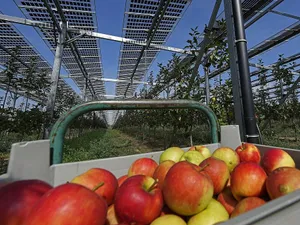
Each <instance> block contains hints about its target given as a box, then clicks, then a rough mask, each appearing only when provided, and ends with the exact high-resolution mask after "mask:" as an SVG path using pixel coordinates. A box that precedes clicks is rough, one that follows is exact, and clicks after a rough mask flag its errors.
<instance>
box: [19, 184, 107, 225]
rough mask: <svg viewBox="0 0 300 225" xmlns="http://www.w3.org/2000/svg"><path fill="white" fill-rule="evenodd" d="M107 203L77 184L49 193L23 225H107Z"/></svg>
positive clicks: (66, 185) (57, 188) (36, 205)
mask: <svg viewBox="0 0 300 225" xmlns="http://www.w3.org/2000/svg"><path fill="white" fill-rule="evenodd" d="M106 214H107V204H106V201H105V200H104V199H103V198H102V197H101V196H99V195H98V194H96V193H95V192H93V191H91V190H90V189H88V188H86V187H84V186H82V185H78V184H73V183H66V184H62V185H59V186H57V187H55V188H53V189H52V190H50V191H48V192H47V193H46V194H45V195H44V196H43V197H42V198H41V199H40V201H38V202H37V204H35V206H34V207H33V208H32V210H31V211H30V213H29V215H28V217H27V218H26V221H25V223H24V224H22V225H41V224H43V225H58V224H59V225H71V224H72V225H82V224H89V225H104V224H105V221H106Z"/></svg>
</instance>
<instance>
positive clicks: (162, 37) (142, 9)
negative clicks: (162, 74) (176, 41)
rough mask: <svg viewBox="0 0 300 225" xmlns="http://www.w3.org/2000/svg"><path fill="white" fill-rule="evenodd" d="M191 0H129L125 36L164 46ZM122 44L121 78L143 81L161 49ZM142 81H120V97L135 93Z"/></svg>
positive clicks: (118, 89) (119, 73)
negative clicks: (138, 82) (133, 82)
mask: <svg viewBox="0 0 300 225" xmlns="http://www.w3.org/2000/svg"><path fill="white" fill-rule="evenodd" d="M190 3H191V0H161V1H158V0H142V1H141V0H127V1H126V8H125V15H124V23H123V24H124V27H123V37H125V38H131V39H134V40H136V41H145V42H146V43H147V44H148V46H149V44H150V43H153V44H158V45H163V44H164V43H166V41H167V39H168V37H169V36H170V34H171V33H172V31H173V29H174V27H175V26H176V24H177V23H178V21H179V20H180V19H181V17H182V15H183V14H184V12H185V10H186V9H187V7H188V6H189V5H190ZM148 46H138V45H134V44H130V43H122V45H121V49H120V58H119V66H118V79H122V80H123V79H125V80H128V81H131V80H133V78H134V80H137V81H142V80H143V78H144V76H145V75H146V73H147V72H148V69H149V67H150V65H151V64H152V62H153V61H154V59H155V57H156V56H157V54H158V52H159V49H156V48H153V47H148ZM137 87H138V84H130V83H129V84H126V83H117V84H116V95H117V96H122V95H125V96H133V95H134V92H135V90H136V88H137Z"/></svg>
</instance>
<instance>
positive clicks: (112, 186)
mask: <svg viewBox="0 0 300 225" xmlns="http://www.w3.org/2000/svg"><path fill="white" fill-rule="evenodd" d="M70 183H74V184H81V185H83V186H85V187H87V188H89V189H91V190H95V193H96V194H98V195H100V196H101V197H103V198H104V199H105V201H106V202H107V205H108V206H109V205H111V204H112V203H113V201H114V198H115V194H116V191H117V189H118V187H119V185H118V180H117V178H116V177H115V175H114V174H113V173H112V172H110V171H108V170H106V169H103V168H91V169H89V170H88V171H86V172H84V173H82V174H80V175H78V176H76V177H74V178H73V179H72V180H71V181H70Z"/></svg>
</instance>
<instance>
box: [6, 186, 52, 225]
mask: <svg viewBox="0 0 300 225" xmlns="http://www.w3.org/2000/svg"><path fill="white" fill-rule="evenodd" d="M51 189H52V186H51V185H49V184H48V183H46V182H44V181H41V180H20V181H14V182H11V183H9V184H6V185H5V186H3V187H2V188H0V221H1V222H0V224H1V225H18V224H22V223H23V222H24V219H25V218H26V216H27V215H28V213H29V212H30V211H31V209H32V208H33V206H34V205H35V204H36V203H37V202H38V201H39V200H40V199H41V197H42V196H43V195H44V194H45V193H46V192H48V191H49V190H51Z"/></svg>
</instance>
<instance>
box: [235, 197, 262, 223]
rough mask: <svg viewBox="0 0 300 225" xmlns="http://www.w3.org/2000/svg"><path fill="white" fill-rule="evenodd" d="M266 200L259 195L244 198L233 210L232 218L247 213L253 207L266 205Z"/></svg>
mask: <svg viewBox="0 0 300 225" xmlns="http://www.w3.org/2000/svg"><path fill="white" fill-rule="evenodd" d="M265 203H266V202H265V200H263V199H261V198H258V197H248V198H244V199H242V200H241V201H240V202H239V203H238V204H237V205H236V207H235V209H234V210H233V212H232V213H231V215H230V218H233V217H237V216H239V215H241V214H243V213H246V212H248V211H250V210H252V209H255V208H258V207H260V206H262V205H264V204H265Z"/></svg>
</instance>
